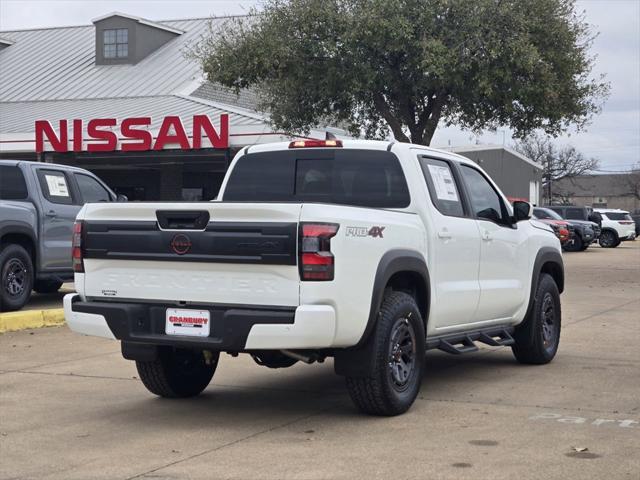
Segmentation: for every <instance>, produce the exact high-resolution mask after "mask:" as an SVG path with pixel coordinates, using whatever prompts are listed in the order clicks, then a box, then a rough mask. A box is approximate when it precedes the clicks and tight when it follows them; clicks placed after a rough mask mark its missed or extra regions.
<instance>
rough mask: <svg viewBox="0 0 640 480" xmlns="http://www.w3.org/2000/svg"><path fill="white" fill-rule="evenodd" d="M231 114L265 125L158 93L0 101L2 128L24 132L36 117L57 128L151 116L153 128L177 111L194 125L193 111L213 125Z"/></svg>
mask: <svg viewBox="0 0 640 480" xmlns="http://www.w3.org/2000/svg"><path fill="white" fill-rule="evenodd" d="M221 113H228V114H229V125H230V126H232V127H235V126H243V125H256V126H262V125H264V123H265V121H264V119H262V120H261V119H259V117H258V116H257V115H250V114H243V113H241V111H240V110H239V109H231V110H230V109H227V108H221V107H216V106H214V105H213V104H211V103H210V102H202V101H199V100H194V99H191V98H189V97H184V96H177V95H167V96H157V97H137V98H136V97H134V98H126V97H125V98H105V99H88V100H54V101H46V102H11V103H4V104H2V105H0V132H2V133H4V134H7V133H23V132H31V131H33V130H34V121H35V120H48V121H50V122H51V124H52V125H53V126H54V127H55V128H56V129H57V125H58V124H57V122H58V121H59V120H69V121H70V120H72V119H81V120H83V122H84V123H85V124H86V122H88V121H89V120H90V119H92V118H116V119H118V121H121V120H122V119H124V118H131V117H151V119H152V124H151V126H150V129H151V130H155V129H157V128H160V123H161V122H162V120H163V119H164V117H165V116H167V115H177V116H179V117H181V118H182V122H183V124H184V126H185V128H187V129H191V123H192V117H193V115H208V116H209V118H211V121H212V122H213V123H214V125H217V124H218V122H219V118H220V114H221Z"/></svg>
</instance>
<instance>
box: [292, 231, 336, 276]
mask: <svg viewBox="0 0 640 480" xmlns="http://www.w3.org/2000/svg"><path fill="white" fill-rule="evenodd" d="M338 227H339V225H336V224H334V223H301V224H300V259H299V264H300V279H301V280H315V281H327V280H333V274H334V270H335V259H334V257H333V254H332V253H331V237H334V236H335V234H336V233H338Z"/></svg>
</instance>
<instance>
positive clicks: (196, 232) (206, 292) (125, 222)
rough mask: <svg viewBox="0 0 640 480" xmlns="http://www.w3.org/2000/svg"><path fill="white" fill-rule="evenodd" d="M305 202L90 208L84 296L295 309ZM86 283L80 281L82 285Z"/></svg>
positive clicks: (85, 227) (86, 218)
mask: <svg viewBox="0 0 640 480" xmlns="http://www.w3.org/2000/svg"><path fill="white" fill-rule="evenodd" d="M300 210H301V206H300V204H264V203H263V204H253V203H220V202H211V203H181V204H176V203H171V204H169V203H166V204H165V203H128V204H113V203H112V204H91V205H88V206H87V208H86V210H85V212H84V215H83V222H84V224H83V232H84V233H83V250H84V266H85V275H84V284H83V285H82V284H81V285H78V286H77V287H78V289H79V291H80V293H83V294H84V295H85V296H86V297H92V298H105V297H106V298H108V297H117V298H118V299H119V300H124V299H135V300H148V301H162V302H187V303H218V304H237V305H265V306H267V305H269V306H273V305H277V306H297V305H298V304H299V285H300V277H299V273H298V267H297V229H298V219H299V216H300ZM80 282H82V280H80Z"/></svg>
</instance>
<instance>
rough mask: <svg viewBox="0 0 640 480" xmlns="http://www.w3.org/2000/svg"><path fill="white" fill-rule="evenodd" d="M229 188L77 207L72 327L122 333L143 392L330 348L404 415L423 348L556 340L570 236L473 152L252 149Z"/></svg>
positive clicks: (175, 388) (540, 354)
mask: <svg viewBox="0 0 640 480" xmlns="http://www.w3.org/2000/svg"><path fill="white" fill-rule="evenodd" d="M218 198H219V200H217V201H214V202H200V203H135V204H134V203H130V204H115V203H114V204H110V203H95V204H89V205H87V206H85V207H84V208H83V210H82V211H81V212H80V214H79V215H78V219H77V223H76V227H75V235H74V248H73V262H74V267H75V270H76V276H75V285H76V288H77V291H78V293H77V294H71V295H68V296H66V297H65V301H64V306H65V315H66V318H67V323H68V325H69V327H70V328H71V329H72V330H74V331H76V332H79V333H84V334H87V335H96V336H102V337H106V338H111V339H117V340H119V341H121V342H122V354H123V356H124V357H125V358H127V359H130V360H135V361H136V364H137V368H138V372H139V374H140V379H141V380H142V382H143V383H144V385H145V386H146V387H147V389H148V390H149V391H151V392H152V393H154V394H156V395H160V396H163V397H189V396H193V395H197V394H199V393H200V392H201V391H202V390H203V389H205V388H206V387H207V385H208V384H209V382H210V380H211V378H212V376H213V374H214V372H215V369H216V366H217V364H218V360H219V356H220V353H221V352H227V353H230V354H232V355H234V356H235V355H237V354H238V353H246V354H249V355H251V356H252V357H253V358H254V360H255V361H256V363H258V364H259V365H263V366H266V367H271V368H282V367H289V366H291V365H293V364H294V363H296V361H303V362H306V363H313V362H314V361H322V360H324V359H325V358H327V357H333V359H334V367H335V371H336V373H337V374H338V375H342V376H344V377H346V385H347V390H348V391H349V394H350V395H351V398H352V399H353V401H354V402H355V404H356V405H357V406H358V407H359V408H360V409H361V410H362V411H364V412H367V413H370V414H375V415H397V414H399V413H402V412H404V411H406V410H407V409H408V408H409V407H410V406H411V404H412V403H413V401H414V400H415V398H416V396H417V394H418V390H419V388H420V385H421V384H422V380H423V373H424V368H425V367H424V362H425V355H424V354H425V350H427V349H430V348H434V349H435V348H437V349H440V350H443V351H445V352H449V353H453V354H461V353H467V352H473V351H476V350H477V349H478V347H477V345H476V342H482V343H485V344H488V345H493V346H510V347H511V348H512V349H513V353H514V354H515V357H516V359H517V360H518V361H520V362H522V363H531V364H543V363H547V362H550V361H551V360H552V359H553V357H554V356H555V354H556V351H557V349H558V344H559V340H560V320H561V319H560V293H561V292H562V290H563V288H564V270H563V263H562V255H561V249H560V242H559V241H558V239H557V238H556V236H555V234H554V233H553V231H552V230H551V228H550V227H549V226H548V225H544V224H542V223H540V222H537V221H533V220H530V218H531V212H532V207H531V205H530V204H528V203H526V202H516V203H514V206H513V207H512V206H511V205H510V204H509V203H508V202H507V200H506V197H505V196H504V195H503V194H502V193H501V192H500V190H499V189H498V187H497V186H496V184H495V183H494V182H493V181H492V180H491V179H490V178H489V176H488V175H487V174H486V173H485V172H484V171H483V170H482V169H481V168H480V167H478V165H476V164H475V163H473V162H472V161H470V160H468V159H466V158H464V157H461V156H459V155H455V154H452V153H449V152H443V151H439V150H434V149H431V148H427V147H423V146H420V145H410V144H406V143H389V142H374V141H344V142H341V141H339V140H326V141H325V140H303V141H296V142H291V143H276V144H269V145H256V146H252V147H248V148H244V149H243V150H242V151H240V152H239V153H238V155H237V156H236V158H235V159H234V160H233V162H232V164H231V166H230V169H229V171H228V172H227V175H226V177H225V180H224V182H223V184H222V187H221V190H220V195H219V197H218Z"/></svg>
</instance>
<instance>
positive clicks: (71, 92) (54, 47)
mask: <svg viewBox="0 0 640 480" xmlns="http://www.w3.org/2000/svg"><path fill="white" fill-rule="evenodd" d="M225 20H226V19H225V18H223V17H221V18H217V19H213V20H212V19H208V18H200V19H189V20H175V21H166V22H162V25H165V26H166V27H169V28H171V29H177V30H180V31H184V33H183V34H182V35H178V36H176V37H175V38H174V39H172V40H171V41H169V42H167V43H166V44H164V45H163V46H162V47H160V48H159V49H158V50H156V51H154V52H153V53H151V54H150V55H149V56H147V57H146V58H144V59H143V60H141V61H140V62H139V63H137V64H136V65H128V64H127V65H96V64H95V26H93V25H88V26H81V27H62V28H44V29H34V30H19V31H4V32H0V37H2V38H3V39H4V40H8V41H11V42H14V43H13V44H12V45H11V46H9V47H7V48H4V49H2V50H0V66H1V68H0V102H3V103H4V102H27V101H36V100H38V101H39V100H71V99H92V98H114V97H145V96H161V95H170V94H172V93H174V92H176V91H178V90H180V89H182V88H184V87H185V86H187V85H189V84H192V83H194V80H200V82H199V83H201V82H202V81H203V78H204V77H203V72H202V70H201V68H200V65H199V64H198V62H197V61H195V60H193V59H190V58H187V57H186V56H185V53H186V51H187V50H188V49H189V47H190V46H191V45H194V44H196V43H197V42H198V41H199V40H200V38H201V36H202V35H206V34H207V33H208V27H209V23H210V22H211V24H212V27H213V29H214V30H215V28H216V26H219V25H220V24H221V23H222V22H224V21H225ZM156 23H158V22H156ZM194 88H197V86H196V87H194Z"/></svg>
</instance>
